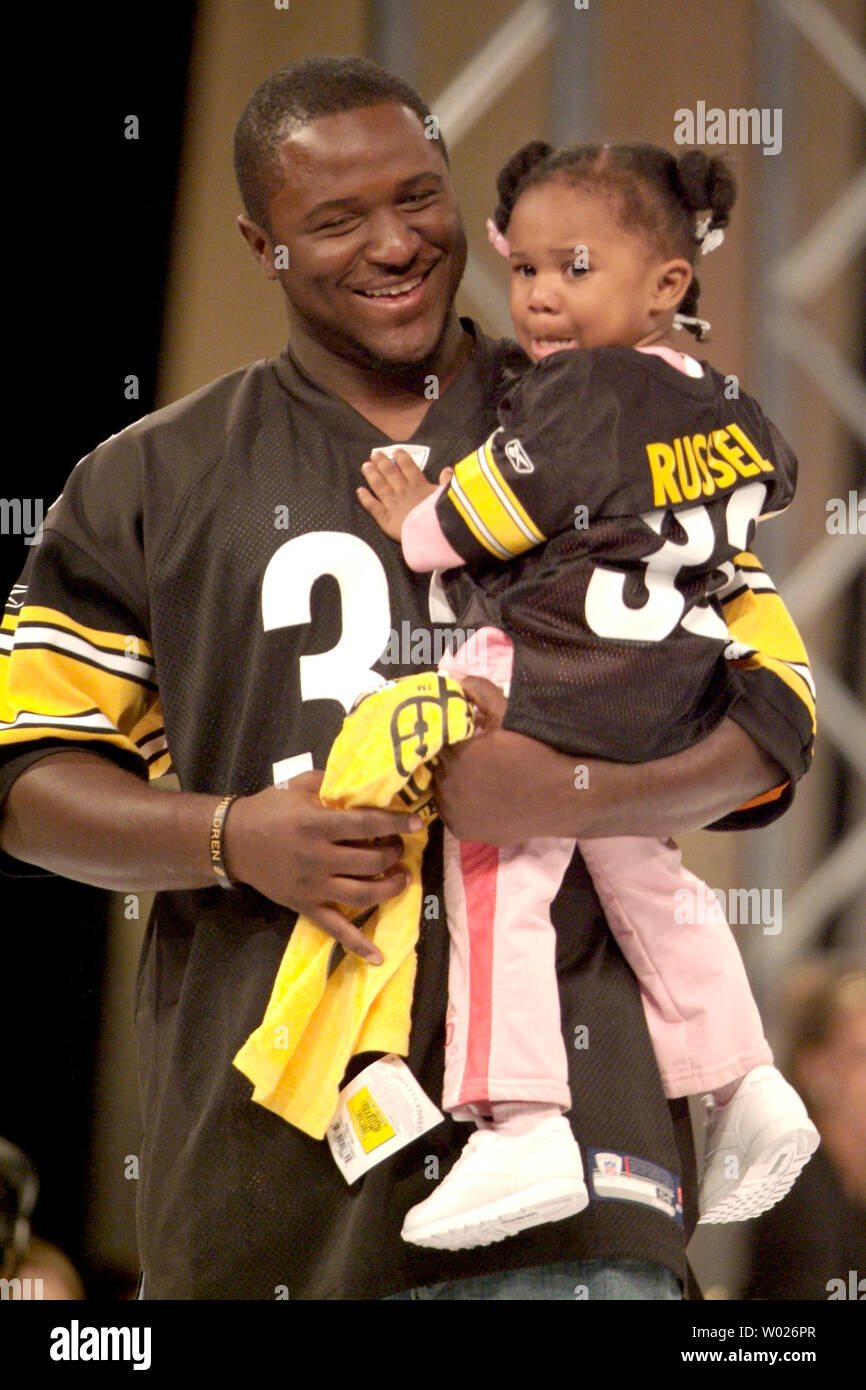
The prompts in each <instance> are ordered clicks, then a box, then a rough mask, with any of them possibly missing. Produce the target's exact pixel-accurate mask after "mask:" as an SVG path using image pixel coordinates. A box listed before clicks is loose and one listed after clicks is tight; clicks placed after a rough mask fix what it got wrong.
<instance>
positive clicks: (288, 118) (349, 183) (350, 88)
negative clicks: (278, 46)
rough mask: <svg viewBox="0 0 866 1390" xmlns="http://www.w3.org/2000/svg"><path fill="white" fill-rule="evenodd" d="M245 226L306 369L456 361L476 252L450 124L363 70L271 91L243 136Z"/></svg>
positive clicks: (388, 77)
mask: <svg viewBox="0 0 866 1390" xmlns="http://www.w3.org/2000/svg"><path fill="white" fill-rule="evenodd" d="M234 158H235V172H236V176H237V180H238V186H239V188H240V192H241V196H242V199H243V202H244V206H245V209H246V212H245V214H244V215H242V216H241V217H239V218H238V226H239V228H240V230H241V232H242V234H243V236H244V237H245V239H246V241H247V243H248V245H249V247H250V249H251V251H252V253H253V255H254V257H255V258H256V260H257V261H258V263H259V265H260V266H261V268H262V270H263V271H264V274H265V275H266V276H267V278H268V279H272V280H276V281H278V282H279V284H280V287H281V289H282V291H283V294H284V296H285V301H286V307H287V311H288V316H289V331H290V338H289V341H290V345H291V346H292V348H293V350H294V351H295V353H296V355H297V356H298V358H299V360H300V361H301V362H302V365H311V366H312V367H314V368H315V369H316V375H317V378H318V379H322V377H321V372H322V369H323V367H324V369H325V370H327V367H328V358H329V356H330V357H332V358H336V359H341V360H343V361H347V362H351V363H354V364H355V365H356V366H357V367H359V368H360V369H361V370H362V371H367V372H376V373H379V374H382V373H384V374H386V375H387V374H391V375H392V376H394V375H397V376H399V375H400V374H401V373H403V374H405V373H406V372H407V371H409V372H410V373H411V372H412V370H413V369H414V371H415V374H416V375H417V373H418V370H419V369H422V370H423V368H424V367H429V366H430V365H431V364H434V365H435V364H436V361H437V358H441V356H442V353H443V350H445V351H446V355H447V351H448V349H450V351H451V352H452V353H453V351H454V346H455V344H456V342H457V340H458V339H459V338H460V337H461V336H462V330H461V329H460V326H459V324H458V322H457V320H456V317H455V316H454V314H453V302H454V296H455V294H456V292H457V287H458V285H459V283H460V279H461V277H462V275H463V269H464V266H465V263H466V239H465V235H464V232H463V227H462V224H461V221H460V212H459V208H458V206H457V199H456V196H455V193H454V187H453V184H452V182H451V175H450V172H449V169H448V159H447V151H446V149H445V145H444V142H443V140H442V138H441V136H440V135H439V131H438V124H437V122H436V121H435V118H434V117H433V116H432V115H431V113H430V111H429V110H428V108H427V106H426V105H425V104H424V102H423V101H422V100H421V98H420V97H419V96H418V94H417V93H416V92H414V91H413V90H412V88H411V87H408V86H407V85H406V83H405V82H402V81H401V80H400V79H399V78H397V77H394V76H392V74H390V73H387V72H385V71H384V70H383V69H382V68H379V67H377V66H376V65H375V64H374V63H371V62H369V61H367V60H366V59H363V58H343V57H328V56H321V57H314V58H307V59H303V60H302V61H300V62H297V63H293V64H290V65H289V66H288V67H286V68H283V69H281V70H280V71H279V72H276V73H274V74H273V75H272V76H271V77H269V78H267V79H266V81H265V82H263V83H262V84H261V86H260V87H259V88H258V89H257V90H256V92H255V93H254V94H253V96H252V97H251V98H250V100H249V102H248V103H247V106H246V108H245V109H244V111H243V113H242V115H241V117H240V119H239V121H238V125H237V129H236V132H235V155H234Z"/></svg>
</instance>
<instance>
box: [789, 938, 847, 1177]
mask: <svg viewBox="0 0 866 1390" xmlns="http://www.w3.org/2000/svg"><path fill="white" fill-rule="evenodd" d="M783 1031H784V1041H783V1046H782V1049H781V1057H780V1062H781V1065H782V1067H783V1070H784V1071H785V1072H786V1074H787V1076H788V1077H789V1078H790V1080H791V1082H792V1084H793V1085H794V1086H795V1087H796V1088H797V1090H798V1091H799V1092H800V1093H801V1095H802V1096H803V1098H804V1100H805V1102H806V1106H807V1108H808V1110H809V1114H810V1115H811V1117H812V1119H813V1120H814V1122H815V1124H816V1125H817V1127H818V1129H819V1130H820V1133H821V1146H822V1148H823V1151H824V1153H825V1155H826V1157H827V1158H828V1159H829V1160H830V1162H831V1163H832V1165H833V1167H834V1168H835V1169H836V1172H837V1175H838V1177H839V1179H840V1181H841V1183H842V1186H843V1187H844V1188H845V1190H846V1192H847V1194H848V1196H849V1197H850V1198H852V1199H854V1200H855V1201H856V1202H857V1203H858V1204H860V1205H866V967H864V966H863V965H860V964H857V965H855V966H852V965H851V964H850V963H848V964H841V965H840V964H826V963H824V962H823V961H818V962H814V963H810V964H808V965H806V966H803V967H802V968H801V969H800V970H798V971H797V972H795V974H794V975H793V976H792V977H791V979H790V980H789V982H788V985H787V986H786V989H785V992H784V1002H783Z"/></svg>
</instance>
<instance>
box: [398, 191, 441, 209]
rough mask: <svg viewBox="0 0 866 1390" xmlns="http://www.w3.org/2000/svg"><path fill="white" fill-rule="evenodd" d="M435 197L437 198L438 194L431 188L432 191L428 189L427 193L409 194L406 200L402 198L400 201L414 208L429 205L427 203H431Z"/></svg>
mask: <svg viewBox="0 0 866 1390" xmlns="http://www.w3.org/2000/svg"><path fill="white" fill-rule="evenodd" d="M435 197H436V193H435V191H434V190H433V189H432V188H431V189H428V190H427V192H426V193H407V194H406V197H405V198H401V199H400V202H401V203H412V204H413V205H414V206H416V207H417V206H418V204H419V203H427V202H430V200H431V199H433V198H435Z"/></svg>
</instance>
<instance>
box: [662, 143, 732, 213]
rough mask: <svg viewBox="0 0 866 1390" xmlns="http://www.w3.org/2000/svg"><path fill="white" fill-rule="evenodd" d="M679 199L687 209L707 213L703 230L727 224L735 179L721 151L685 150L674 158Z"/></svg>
mask: <svg viewBox="0 0 866 1390" xmlns="http://www.w3.org/2000/svg"><path fill="white" fill-rule="evenodd" d="M677 179H678V181H679V185H680V199H681V201H682V203H683V204H684V206H685V207H687V208H688V209H689V211H690V212H695V213H697V212H706V211H709V213H710V220H709V223H708V225H707V227H706V228H705V231H715V230H716V228H721V227H727V225H728V223H729V222H730V220H731V208H732V207H733V206H734V203H735V202H736V199H737V181H736V179H735V178H734V172H733V169H732V167H731V164H730V162H729V161H728V160H727V159H726V158H725V156H724V155H720V154H714V155H708V154H705V153H704V151H703V150H687V151H686V152H685V154H681V155H680V157H679V159H678V160H677Z"/></svg>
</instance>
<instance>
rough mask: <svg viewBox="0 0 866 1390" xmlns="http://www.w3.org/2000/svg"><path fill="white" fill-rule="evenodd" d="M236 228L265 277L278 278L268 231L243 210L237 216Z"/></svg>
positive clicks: (269, 278)
mask: <svg viewBox="0 0 866 1390" xmlns="http://www.w3.org/2000/svg"><path fill="white" fill-rule="evenodd" d="M237 228H238V231H239V232H240V234H241V236H242V237H243V239H244V241H245V242H246V243H247V246H248V247H249V248H250V251H251V252H252V255H253V258H254V260H256V261H257V262H258V264H259V265H260V266H261V268H262V271H263V272H264V274H265V276H266V277H267V279H268V280H278V279H279V278H280V274H279V271H278V270H277V268H276V266H275V265H274V247H273V243H272V242H271V238H270V237H269V235H268V233H267V232H266V231H265V230H264V229H263V228H262V227H260V226H259V224H258V223H257V222H254V221H253V219H252V218H251V217H247V215H246V213H243V212H242V213H241V214H240V215H239V216H238V218H237Z"/></svg>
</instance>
